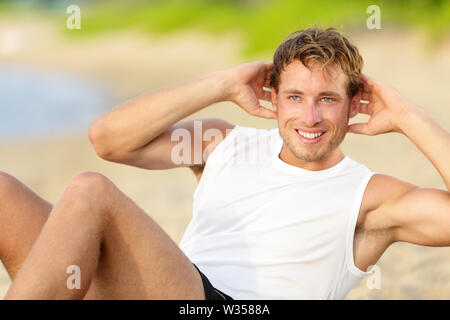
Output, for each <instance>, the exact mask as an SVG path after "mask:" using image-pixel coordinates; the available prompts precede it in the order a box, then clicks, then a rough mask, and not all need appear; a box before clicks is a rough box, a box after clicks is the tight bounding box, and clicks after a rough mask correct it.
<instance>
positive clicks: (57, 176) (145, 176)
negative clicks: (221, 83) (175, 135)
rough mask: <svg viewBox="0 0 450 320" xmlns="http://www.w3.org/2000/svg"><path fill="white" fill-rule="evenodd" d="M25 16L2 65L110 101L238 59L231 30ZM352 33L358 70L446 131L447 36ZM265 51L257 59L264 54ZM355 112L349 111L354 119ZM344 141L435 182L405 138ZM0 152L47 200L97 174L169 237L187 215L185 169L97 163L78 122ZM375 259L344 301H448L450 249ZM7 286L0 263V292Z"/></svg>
mask: <svg viewBox="0 0 450 320" xmlns="http://www.w3.org/2000/svg"><path fill="white" fill-rule="evenodd" d="M25 21H26V23H25ZM25 21H20V22H19V21H18V20H11V19H2V21H1V22H0V30H2V31H0V39H1V37H2V32H6V31H7V30H11V29H12V28H18V29H16V30H20V34H21V38H22V39H23V41H22V42H19V43H16V45H15V47H14V48H12V49H11V48H10V49H11V50H6V51H3V52H1V51H0V54H1V55H0V59H2V61H3V62H6V63H7V64H10V65H29V66H33V67H38V68H42V69H46V70H56V71H60V72H67V73H69V74H73V75H76V76H83V77H85V78H86V79H90V80H95V81H101V82H102V83H104V84H105V86H106V87H107V88H108V92H109V97H110V99H111V101H112V102H113V103H112V104H111V108H112V107H114V105H116V104H118V103H120V102H121V101H124V100H126V99H128V98H131V97H133V96H134V95H136V94H140V93H142V92H145V91H149V90H154V89H157V88H160V87H163V86H167V85H171V84H175V83H178V82H182V81H185V80H188V79H191V78H193V77H195V76H197V75H200V74H203V73H206V72H210V71H214V70H218V69H223V68H227V67H231V66H233V65H236V64H238V63H241V62H245V61H246V60H245V59H243V58H241V57H239V54H238V53H239V48H240V44H241V43H242V40H241V39H240V38H239V37H238V36H236V35H232V34H231V35H227V36H223V37H220V38H212V37H208V36H205V35H201V34H199V33H195V32H183V33H177V34H173V35H168V36H166V37H162V38H156V37H152V36H149V35H144V34H140V33H139V32H135V31H127V32H121V33H114V34H109V35H103V36H99V37H91V38H83V39H75V40H74V39H72V40H68V39H66V38H62V37H61V36H60V35H59V34H58V33H57V32H56V29H57V28H55V26H54V25H51V24H50V23H48V22H43V21H42V20H40V19H38V18H35V17H33V16H30V17H27V19H26V20H25ZM5 30H6V31H5ZM352 38H353V40H354V42H355V43H356V44H357V45H358V46H359V48H360V51H361V53H362V55H363V57H364V58H365V72H366V73H368V74H370V75H372V76H373V77H375V78H379V79H382V80H385V81H387V82H388V83H390V84H391V85H393V86H394V87H396V88H397V89H398V90H399V91H400V92H402V93H403V94H404V95H405V96H407V97H408V98H409V99H410V100H411V101H414V102H415V103H416V104H418V105H420V106H421V107H422V108H424V109H425V110H427V111H428V112H429V113H430V114H431V115H432V116H433V117H434V118H435V119H436V120H437V121H439V123H440V124H441V125H442V126H443V127H444V128H446V129H447V130H450V108H449V103H448V101H450V91H449V90H448V89H449V84H450V54H449V53H450V41H448V40H447V41H445V42H444V43H443V45H442V46H441V47H439V48H438V49H437V50H436V51H435V52H434V53H433V54H430V53H428V52H427V51H426V50H424V48H425V45H424V43H425V42H424V39H423V37H422V36H421V35H420V34H417V33H411V32H406V31H387V30H382V31H379V30H378V31H371V32H370V31H368V32H365V33H362V34H354V35H352ZM25 40H26V41H25ZM25 43H26V44H25ZM271 54H272V53H267V54H266V55H261V56H260V57H257V58H258V59H262V60H270V59H271ZM209 116H213V117H221V118H224V119H226V120H228V121H230V122H233V123H236V124H239V125H246V126H255V127H259V128H273V127H275V126H276V123H275V122H274V121H270V120H264V119H258V118H254V117H251V116H249V115H247V114H246V113H245V112H243V111H242V110H241V109H239V108H238V107H236V106H235V105H233V104H231V103H219V104H216V105H213V106H210V107H208V108H205V109H204V110H202V111H200V112H197V113H195V114H193V115H191V116H190V117H189V118H200V117H209ZM362 119H365V118H364V117H362V116H358V117H357V118H356V119H355V121H359V120H362ZM343 148H344V151H345V152H346V153H347V154H348V155H349V156H350V157H352V158H353V159H355V160H357V161H360V162H362V163H364V164H365V165H366V166H367V167H369V168H370V169H371V170H373V171H376V172H382V173H385V174H390V175H393V176H396V177H398V178H400V179H404V180H406V181H409V182H412V183H415V184H417V185H420V186H426V187H436V188H442V189H444V184H443V182H442V179H441V177H440V176H439V174H438V173H437V171H436V170H435V169H434V168H433V166H432V165H431V163H429V162H428V161H427V160H426V158H425V157H424V156H423V155H422V154H421V153H420V151H419V150H418V149H417V148H416V147H415V146H414V145H413V144H412V143H411V142H410V141H408V139H407V138H406V137H404V136H401V135H398V134H387V135H381V136H376V137H367V136H356V135H348V136H347V137H346V139H345V141H344V143H343ZM0 154H1V157H0V170H2V171H5V172H8V173H10V174H12V175H14V176H16V177H17V178H18V179H20V180H21V181H22V182H24V183H25V184H26V185H27V186H29V187H30V188H31V189H33V190H34V191H35V192H37V193H38V194H39V195H41V196H42V197H44V198H46V199H47V200H48V201H51V202H53V203H54V202H55V201H57V200H58V198H59V197H60V195H61V194H62V192H63V190H64V188H65V187H66V186H67V184H68V183H69V181H70V180H71V178H72V177H73V176H75V175H76V174H78V173H80V172H83V171H96V172H100V173H102V174H104V175H106V176H107V177H109V178H110V179H111V180H112V181H113V182H114V183H116V185H117V186H118V187H119V188H120V189H121V190H122V191H124V192H125V193H126V194H127V195H129V196H130V197H131V198H132V199H134V200H135V201H136V202H137V203H138V205H140V206H141V207H142V208H144V209H145V210H146V212H148V214H149V215H151V216H152V217H153V218H154V219H155V220H156V221H157V222H158V223H159V224H160V225H161V226H162V227H163V229H164V230H165V231H166V232H167V233H168V234H169V235H170V236H171V237H172V238H173V239H174V240H175V241H176V242H178V241H179V240H180V238H181V236H182V234H183V231H184V229H185V227H186V225H187V223H188V222H189V219H190V217H191V209H192V194H193V191H194V189H195V186H196V180H195V178H194V176H193V175H192V173H191V172H190V170H189V169H186V168H180V169H171V170H166V171H146V170H142V169H138V168H132V167H126V166H123V165H118V164H114V163H109V162H106V161H104V160H101V159H99V158H98V157H97V156H96V154H95V153H94V151H93V149H92V147H91V145H90V144H89V141H88V139H87V128H85V130H81V132H80V133H79V134H73V135H70V136H63V137H57V138H53V139H45V140H42V139H40V140H27V141H23V140H22V141H21V140H16V141H10V142H8V143H2V144H1V145H0ZM377 266H378V268H379V271H380V275H381V288H380V289H370V286H368V284H367V281H366V280H363V281H362V282H361V284H360V285H359V286H358V287H356V288H354V289H353V290H352V291H351V292H350V293H349V295H348V296H347V299H448V298H450V268H449V266H450V248H429V247H420V246H414V245H410V244H407V243H396V244H394V245H393V246H391V247H390V248H389V249H388V250H387V251H386V253H385V254H384V256H383V257H382V258H381V259H380V260H379V262H378V263H377ZM9 284H10V280H9V278H8V276H7V274H6V272H5V271H4V269H2V267H1V266H0V297H3V295H4V294H5V293H6V291H7V288H8V286H9Z"/></svg>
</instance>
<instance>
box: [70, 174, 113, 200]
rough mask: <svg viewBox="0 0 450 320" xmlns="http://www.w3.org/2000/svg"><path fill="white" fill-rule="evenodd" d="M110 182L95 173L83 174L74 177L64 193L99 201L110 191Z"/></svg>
mask: <svg viewBox="0 0 450 320" xmlns="http://www.w3.org/2000/svg"><path fill="white" fill-rule="evenodd" d="M111 185H112V183H111V181H110V180H109V179H108V178H106V177H105V176H104V175H102V174H100V173H96V172H83V173H80V174H78V175H76V176H75V177H74V178H73V179H72V181H71V182H70V183H69V186H68V187H67V190H66V193H69V194H73V195H74V196H76V197H78V198H79V197H81V198H88V199H94V200H95V199H97V200H99V199H101V198H102V196H104V195H105V194H107V193H108V192H109V189H111Z"/></svg>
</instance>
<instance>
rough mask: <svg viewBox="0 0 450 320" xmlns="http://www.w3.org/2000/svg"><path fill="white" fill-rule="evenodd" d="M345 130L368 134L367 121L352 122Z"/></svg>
mask: <svg viewBox="0 0 450 320" xmlns="http://www.w3.org/2000/svg"><path fill="white" fill-rule="evenodd" d="M347 132H351V133H356V134H365V135H370V133H369V128H368V126H367V123H353V124H351V125H349V126H348V128H347Z"/></svg>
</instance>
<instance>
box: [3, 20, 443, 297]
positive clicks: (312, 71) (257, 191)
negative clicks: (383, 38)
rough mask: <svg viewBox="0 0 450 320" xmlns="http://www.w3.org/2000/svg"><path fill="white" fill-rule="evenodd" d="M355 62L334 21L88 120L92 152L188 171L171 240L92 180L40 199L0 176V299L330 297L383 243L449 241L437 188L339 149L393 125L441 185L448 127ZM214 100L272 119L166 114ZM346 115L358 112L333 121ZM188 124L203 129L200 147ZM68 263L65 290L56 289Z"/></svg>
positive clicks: (350, 282)
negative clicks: (265, 56) (71, 281)
mask: <svg viewBox="0 0 450 320" xmlns="http://www.w3.org/2000/svg"><path fill="white" fill-rule="evenodd" d="M362 65H363V62H362V58H361V56H360V55H359V53H358V50H357V48H356V47H355V46H354V45H352V44H351V43H350V42H349V41H348V40H347V39H346V38H345V37H343V36H342V35H341V34H340V33H339V32H337V31H336V30H334V29H327V30H321V29H316V28H312V29H306V30H302V31H298V32H296V33H293V34H292V35H291V36H290V37H289V38H288V39H287V40H286V41H285V42H283V43H282V44H281V45H280V46H279V47H278V48H277V51H276V52H275V55H274V62H273V64H272V63H263V62H254V63H246V64H242V65H239V66H237V67H235V68H232V69H228V70H223V71H217V72H213V73H210V74H207V75H205V76H202V77H199V78H197V79H195V80H192V81H189V82H186V83H183V84H179V85H177V86H173V87H169V88H164V89H161V90H159V91H155V92H152V93H149V94H145V95H142V96H140V97H137V98H135V99H132V100H130V101H127V102H126V103H124V104H123V105H121V106H119V107H118V108H115V109H113V110H111V111H110V112H108V113H106V114H105V115H103V116H101V117H100V118H98V119H96V120H95V121H94V122H93V123H92V125H91V127H90V130H89V137H90V140H91V142H92V143H93V145H94V147H95V150H96V152H97V153H98V155H99V156H101V157H102V158H104V159H106V160H109V161H114V162H119V163H124V164H128V165H132V166H137V167H141V168H147V169H168V168H173V167H177V166H185V167H190V168H191V169H192V170H193V172H194V174H195V175H196V177H197V179H198V181H199V185H198V187H197V189H196V191H195V193H194V203H193V210H194V211H193V218H192V220H191V222H190V224H189V226H188V229H187V230H186V233H185V234H184V236H183V239H182V241H181V243H180V247H178V246H177V245H176V244H175V243H174V242H173V241H172V240H171V239H170V237H169V236H168V235H167V234H166V233H165V232H164V231H163V230H162V229H161V228H160V227H159V226H158V225H157V224H156V223H155V222H154V221H153V220H152V218H151V217H149V216H148V215H147V214H146V213H145V212H144V211H143V210H141V209H140V208H138V207H137V206H136V204H135V203H134V202H133V201H132V200H131V199H129V198H128V197H127V196H126V195H124V194H123V193H121V192H120V191H119V189H118V188H117V187H116V186H114V185H113V184H112V183H111V182H110V181H109V180H108V179H107V178H105V177H103V176H102V175H100V174H97V173H91V172H87V173H82V174H80V175H78V176H76V177H75V178H74V179H73V180H72V182H71V183H70V184H69V186H68V187H67V189H66V190H65V191H64V194H63V196H62V198H61V199H60V200H59V201H58V203H56V205H54V206H52V205H50V204H48V203H47V202H45V201H44V200H42V199H40V198H38V197H37V196H36V195H34V194H33V193H32V192H31V191H30V190H28V189H27V188H26V187H25V186H23V185H22V184H20V183H19V182H18V181H17V180H15V179H14V178H12V177H10V176H8V175H6V174H2V176H1V179H0V186H1V187H0V190H2V196H1V206H0V219H1V221H2V224H1V226H0V257H1V259H2V261H3V263H4V264H5V266H6V269H7V270H8V272H9V274H10V276H11V278H12V279H13V282H12V285H11V287H10V289H9V291H8V292H7V295H6V298H7V299H33V298H44V299H48V298H60V299H65V298H79V299H82V298H84V299H91V298H100V299H102V298H105V299H205V298H206V299H231V298H233V299H259V298H265V299H301V298H307V299H308V298H309V299H327V298H338V299H339V298H344V297H345V295H346V294H347V293H348V291H349V290H350V289H351V288H352V287H353V286H354V285H356V284H357V283H358V281H360V280H361V279H362V278H363V277H364V276H365V275H367V274H368V273H369V272H370V268H369V267H370V266H371V265H374V264H375V263H376V262H377V261H378V259H379V258H380V256H381V255H382V254H383V253H384V252H385V251H386V249H387V248H388V247H389V245H391V244H392V243H394V242H397V241H406V242H410V243H414V244H419V245H425V246H448V245H450V196H449V192H448V190H447V191H445V190H437V189H430V188H421V187H418V186H415V185H413V184H410V183H407V182H403V181H401V180H398V179H396V178H394V177H390V176H387V175H383V174H377V173H374V172H371V171H369V170H368V169H367V168H366V167H365V166H364V165H362V164H359V163H357V162H355V161H353V160H352V159H350V158H349V157H347V156H345V155H344V154H343V153H342V151H341V149H340V147H339V145H340V143H341V142H342V140H343V139H344V137H345V134H346V133H347V132H351V133H356V134H364V135H377V134H383V133H389V132H397V133H400V134H403V135H404V136H405V137H407V138H408V139H410V140H411V141H412V142H413V143H414V144H415V145H416V146H417V147H418V148H419V149H420V150H421V151H422V152H423V153H424V154H425V156H426V157H427V158H428V159H429V160H430V161H431V162H432V164H433V165H434V166H435V167H436V169H437V170H438V172H439V173H440V175H441V176H442V178H443V179H444V182H445V184H446V186H447V189H449V186H450V161H449V159H450V135H449V133H448V132H446V131H445V130H444V129H443V128H441V127H440V126H439V125H438V124H437V123H436V122H434V121H433V120H432V119H431V118H430V117H429V115H427V114H426V113H425V112H424V111H423V110H421V109H420V108H418V107H417V106H415V105H413V104H412V103H410V102H408V101H406V100H405V99H403V98H402V97H401V96H400V95H399V94H398V93H397V92H396V91H394V90H393V89H392V88H390V87H388V86H387V85H385V84H383V83H381V82H379V81H376V80H373V79H371V78H370V77H368V76H365V75H362V74H361V70H362ZM263 87H265V88H271V92H267V91H266V90H264V89H263ZM258 100H266V101H271V102H272V106H273V110H269V109H266V108H264V107H262V106H261V105H260V104H259V101H258ZM361 100H362V101H361ZM219 101H232V102H234V103H235V104H236V105H238V106H239V107H241V108H243V109H244V110H245V111H247V112H248V113H249V114H250V115H253V116H258V117H263V118H267V119H275V120H277V123H278V128H275V129H272V130H258V129H255V128H248V127H242V126H237V125H236V126H235V125H233V124H231V123H229V122H227V121H225V120H222V119H215V118H214V119H202V120H201V122H195V121H200V120H192V121H180V120H182V119H183V118H185V117H186V116H188V115H190V114H192V113H194V112H196V111H198V110H200V109H202V108H205V107H207V106H210V105H212V104H214V103H216V102H219ZM362 102H368V103H362ZM358 113H363V114H368V115H370V119H369V121H368V122H367V123H358V124H352V125H350V126H349V125H348V121H349V119H350V118H351V117H354V116H355V115H356V114H358ZM198 123H200V124H201V129H202V130H203V132H205V135H206V133H207V132H209V134H208V137H207V138H205V137H201V138H203V139H201V141H200V142H199V141H197V140H196V138H195V136H196V133H195V129H196V126H198ZM186 133H187V134H188V135H185V136H187V137H188V138H190V139H191V141H190V142H191V143H188V144H183V146H189V148H190V149H186V148H184V149H183V150H181V152H178V151H180V150H179V146H180V145H179V141H178V140H177V139H174V137H175V136H178V137H179V136H180V134H186ZM212 137H214V139H212ZM199 143H200V146H199V145H198V144H199ZM174 150H177V152H174ZM199 152H200V156H199ZM181 154H182V158H183V159H184V161H178V160H179V157H180V156H181ZM255 157H256V161H254V160H255ZM252 158H253V160H251V159H252ZM186 159H187V160H186ZM175 160H176V161H175ZM150 216H151V212H150ZM73 265H75V266H78V267H79V268H80V271H81V286H80V289H79V290H69V289H68V288H67V284H66V283H67V276H68V275H67V273H66V270H67V268H68V267H69V266H73Z"/></svg>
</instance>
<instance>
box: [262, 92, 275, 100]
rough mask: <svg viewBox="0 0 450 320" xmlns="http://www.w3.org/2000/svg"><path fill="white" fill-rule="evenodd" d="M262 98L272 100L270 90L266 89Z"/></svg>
mask: <svg viewBox="0 0 450 320" xmlns="http://www.w3.org/2000/svg"><path fill="white" fill-rule="evenodd" d="M260 100H264V101H269V102H272V93H271V92H269V91H264V93H263V95H262V97H261V99H260Z"/></svg>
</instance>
